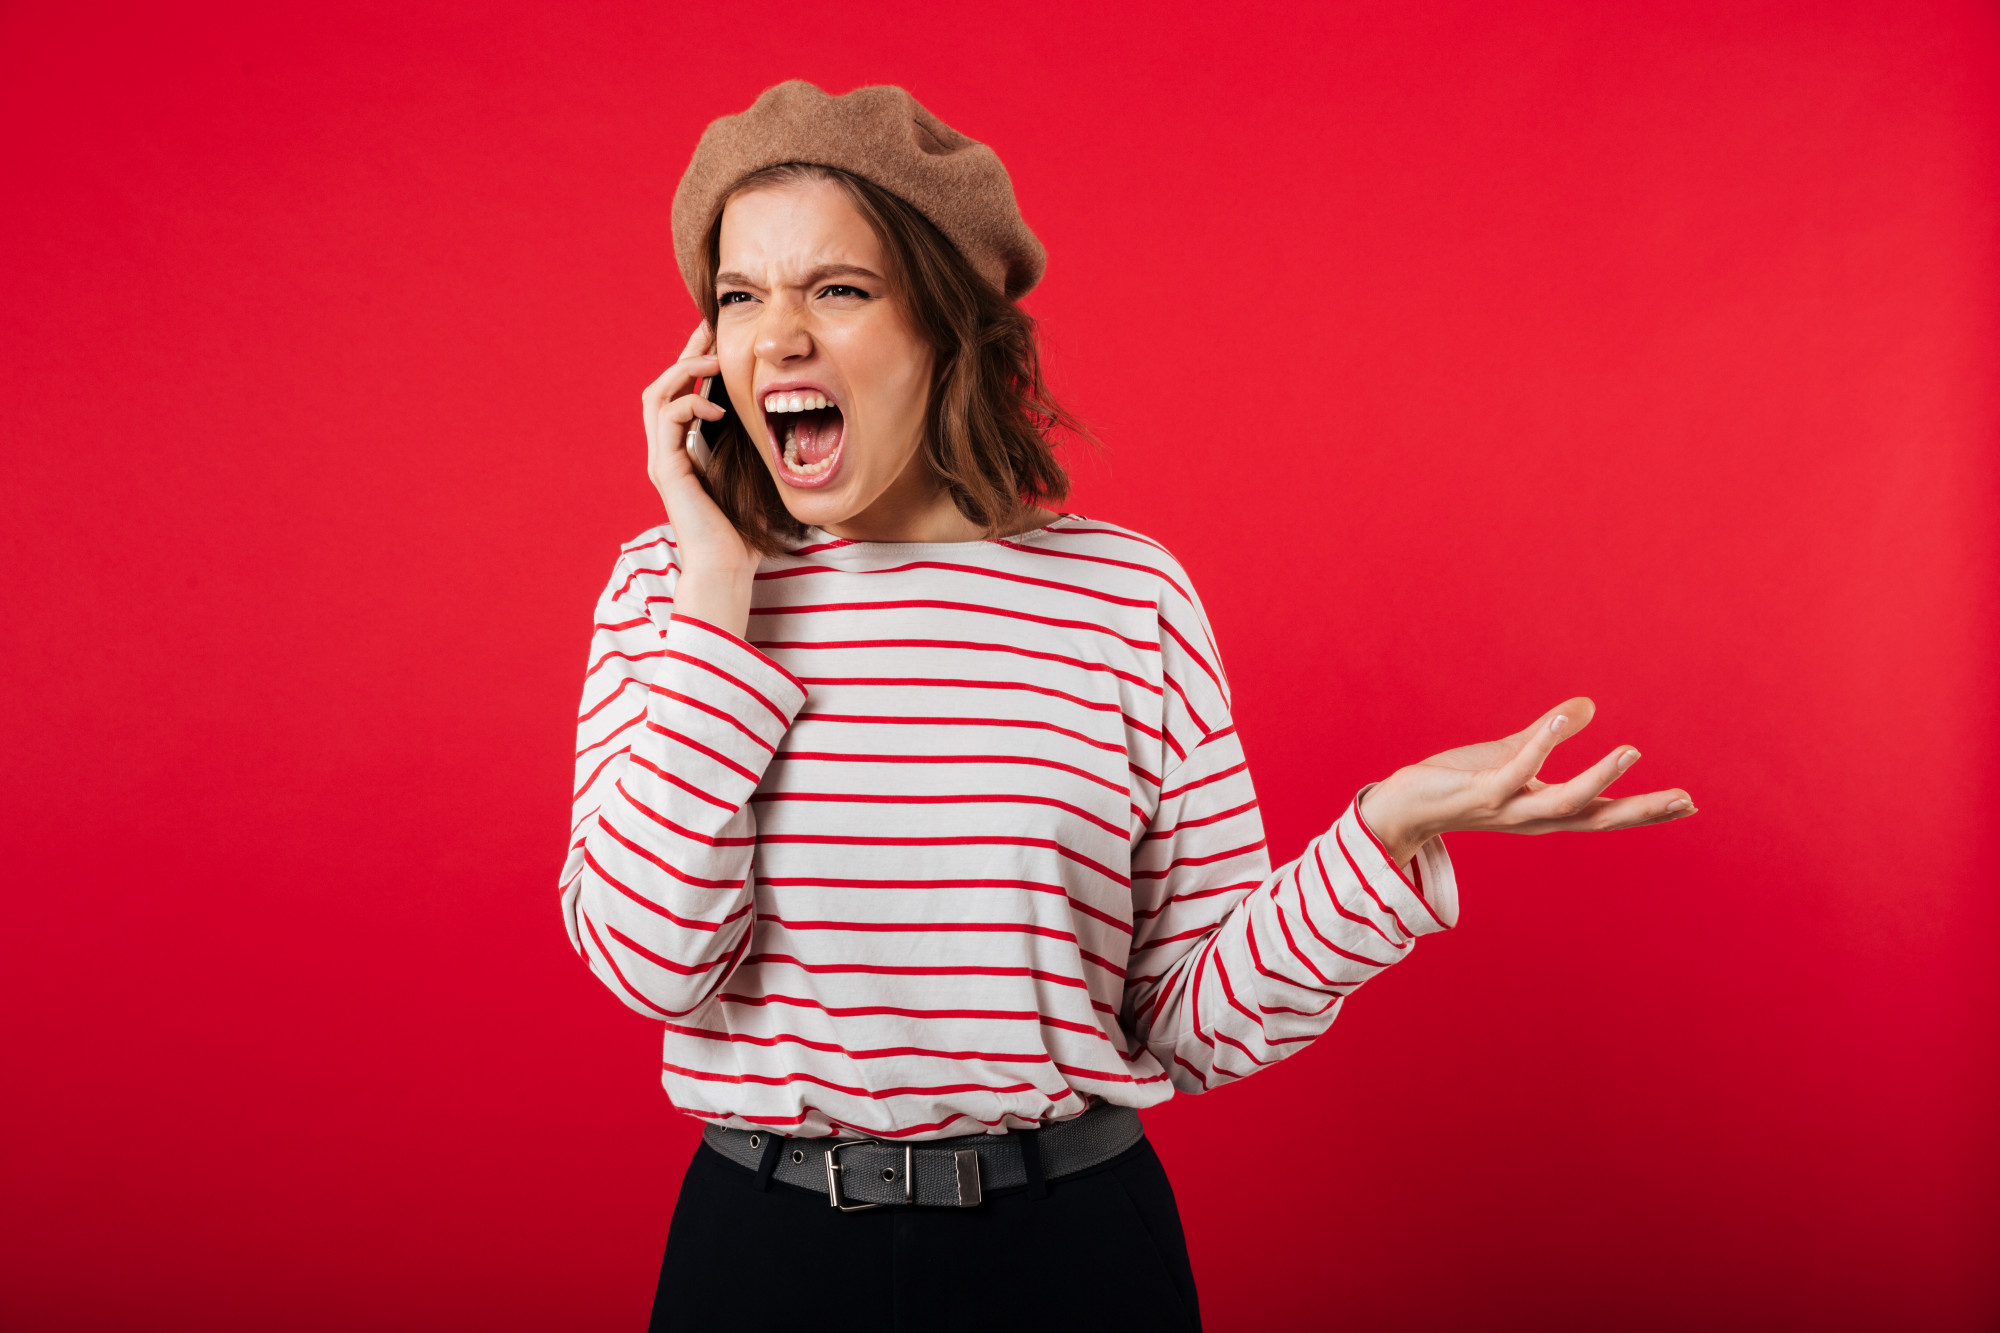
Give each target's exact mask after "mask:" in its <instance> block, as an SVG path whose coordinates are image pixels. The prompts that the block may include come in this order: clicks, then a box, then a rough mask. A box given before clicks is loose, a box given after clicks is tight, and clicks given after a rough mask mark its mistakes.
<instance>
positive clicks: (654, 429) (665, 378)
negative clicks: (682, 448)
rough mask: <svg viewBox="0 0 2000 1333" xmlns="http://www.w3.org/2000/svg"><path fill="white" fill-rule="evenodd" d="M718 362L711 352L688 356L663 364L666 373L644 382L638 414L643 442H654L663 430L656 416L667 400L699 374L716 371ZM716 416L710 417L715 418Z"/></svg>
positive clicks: (690, 385)
mask: <svg viewBox="0 0 2000 1333" xmlns="http://www.w3.org/2000/svg"><path fill="white" fill-rule="evenodd" d="M721 373H722V367H721V364H720V363H719V362H718V361H717V360H716V359H715V358H714V357H712V356H697V357H690V358H687V359H685V360H681V361H676V362H675V363H674V364H673V365H671V366H669V367H667V370H666V373H665V374H663V375H661V376H660V377H659V378H658V379H656V380H654V381H653V382H652V383H651V384H648V385H647V386H646V388H645V391H644V392H642V393H641V394H640V395H639V410H640V416H641V418H642V419H643V420H644V422H645V425H646V443H647V445H648V446H649V447H651V446H654V445H658V444H659V443H660V442H661V439H662V436H663V435H664V434H665V433H666V432H665V429H664V427H663V426H662V424H661V421H660V416H661V413H662V411H663V410H664V409H665V405H666V404H667V402H668V401H669V400H671V399H673V398H675V397H678V396H680V395H681V394H683V393H685V392H686V391H687V390H688V389H690V388H692V387H693V386H694V382H695V381H696V380H697V379H700V378H701V377H702V376H703V375H719V374H721ZM715 419H716V418H710V420H715Z"/></svg>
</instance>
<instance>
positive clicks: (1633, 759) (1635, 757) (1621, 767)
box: [1618, 750, 1639, 773]
mask: <svg viewBox="0 0 2000 1333" xmlns="http://www.w3.org/2000/svg"><path fill="white" fill-rule="evenodd" d="M1638 762H1639V752H1638V751H1637V750H1627V751H1626V752H1625V753H1624V754H1621V755H1619V756H1618V771H1619V772H1620V773H1623V772H1624V771H1625V770H1626V769H1628V768H1630V767H1632V765H1634V764H1636V763H1638Z"/></svg>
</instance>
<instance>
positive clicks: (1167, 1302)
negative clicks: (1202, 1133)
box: [651, 1139, 1201, 1333]
mask: <svg viewBox="0 0 2000 1333" xmlns="http://www.w3.org/2000/svg"><path fill="white" fill-rule="evenodd" d="M1200 1327H1201V1314H1200V1311H1199V1309H1198V1308H1197V1307H1196V1304H1195V1291H1194V1270H1193V1269H1192V1268H1191V1267H1190V1266H1189V1265H1188V1254H1187V1241H1186V1239H1185V1238H1184V1237H1183V1236H1182V1234H1181V1217H1180V1211H1179V1210H1178V1209H1177V1208H1176V1207H1175V1206H1174V1192H1173V1188H1172V1186H1170V1185H1169V1184H1168V1183H1167V1173H1166V1170H1165V1169H1164V1168H1163V1167H1162V1166H1161V1165H1160V1159H1159V1158H1158V1157H1157V1156H1156V1155H1154V1152H1153V1145H1152V1144H1150V1143H1148V1142H1147V1141H1146V1140H1145V1139H1141V1140H1139V1142H1137V1143H1136V1144H1134V1145H1132V1147H1130V1148H1128V1149H1126V1150H1125V1151H1124V1152H1122V1153H1120V1154H1119V1155H1118V1156H1116V1157H1114V1158H1112V1159H1111V1160H1109V1161H1107V1162H1104V1163H1102V1164H1100V1165H1098V1166H1094V1167H1091V1168H1090V1169H1088V1170H1085V1171H1079V1172H1077V1173H1076V1174H1074V1175H1069V1176H1063V1177H1061V1178H1060V1179H1057V1180H1051V1181H1049V1182H1048V1193H1047V1194H1046V1195H1044V1196H1043V1197H1041V1198H1033V1197H1030V1195H1029V1193H1028V1190H1027V1187H1026V1186H1021V1187H1019V1188H1016V1189H1009V1190H994V1191H991V1192H990V1193H988V1194H987V1196H986V1198H985V1201H984V1202H982V1203H980V1204H979V1205H978V1206H977V1207H975V1208H931V1207H922V1208H918V1207H892V1208H876V1209H872V1210H870V1211H867V1212H859V1213H843V1212H840V1211H839V1210H838V1209H836V1208H834V1207H833V1206H832V1205H831V1204H829V1203H828V1202H827V1199H826V1195H824V1194H818V1193H814V1192H813V1191H810V1190H804V1189H800V1188H798V1187H797V1186H793V1185H787V1184H785V1183H783V1182H782V1181H777V1180H773V1181H771V1182H770V1184H769V1187H768V1188H765V1189H759V1188H758V1186H757V1177H756V1173H755V1172H753V1171H751V1170H750V1169H748V1168H747V1167H741V1166H738V1165H736V1163H734V1162H732V1161H730V1160H729V1159H728V1158H726V1157H724V1156H723V1155H722V1154H721V1153H718V1152H716V1151H715V1150H713V1149H712V1148H709V1147H707V1146H699V1147H697V1148H696V1149H695V1150H694V1160H693V1161H691V1162H689V1163H688V1169H687V1175H686V1176H685V1178H683V1180H682V1181H681V1196H680V1202H679V1203H677V1204H675V1205H674V1219H673V1223H672V1225H671V1226H670V1227H669V1229H668V1232H667V1256H666V1260H665V1262H663V1263H662V1264H661V1265H660V1286H659V1290H658V1292H657V1293H656V1294H655V1296H654V1298H653V1322H652V1324H651V1328H652V1329H653V1330H654V1333H660V1330H699V1333H715V1331H716V1330H728V1331H729V1333H759V1331H760V1330H764V1329H774V1330H775V1329H783V1330H785V1331H786V1333H797V1330H800V1329H810V1330H812V1333H845V1330H848V1329H853V1330H856V1333H863V1331H864V1330H865V1333H917V1331H918V1330H923V1331H924V1333H930V1331H931V1330H940V1331H943V1330H949V1331H951V1333H956V1331H957V1330H974V1329H995V1330H1002V1329H1004V1330H1007V1331H1008V1333H1020V1330H1024V1329H1038V1328H1042V1329H1047V1328H1101V1329H1127V1328H1133V1329H1138V1328H1143V1329H1146V1330H1148V1333H1170V1331H1171V1333H1180V1331H1181V1330H1198V1329H1199V1328H1200Z"/></svg>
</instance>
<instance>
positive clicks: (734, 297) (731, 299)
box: [715, 292, 750, 306]
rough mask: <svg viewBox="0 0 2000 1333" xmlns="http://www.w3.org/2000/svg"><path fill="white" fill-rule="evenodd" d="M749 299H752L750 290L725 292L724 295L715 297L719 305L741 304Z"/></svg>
mask: <svg viewBox="0 0 2000 1333" xmlns="http://www.w3.org/2000/svg"><path fill="white" fill-rule="evenodd" d="M749 299H750V293H748V292H724V293H722V295H720V296H718V297H716V298H715V303H716V304H717V305H719V306H721V305H740V304H741V303H743V302H744V301H747V300H749Z"/></svg>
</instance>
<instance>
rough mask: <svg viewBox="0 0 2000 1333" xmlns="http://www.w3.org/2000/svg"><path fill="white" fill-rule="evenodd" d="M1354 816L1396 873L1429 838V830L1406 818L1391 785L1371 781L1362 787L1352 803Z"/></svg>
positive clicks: (1407, 863)
mask: <svg viewBox="0 0 2000 1333" xmlns="http://www.w3.org/2000/svg"><path fill="white" fill-rule="evenodd" d="M1354 814H1355V817H1356V818H1357V819H1359V820H1360V821H1361V826H1362V827H1363V828H1365V829H1367V830H1368V832H1369V833H1370V834H1371V835H1372V836H1373V837H1374V839H1375V841H1376V842H1377V843H1379V844H1380V845H1381V847H1382V852H1383V854H1384V855H1385V856H1387V857H1388V858H1389V859H1390V860H1391V861H1393V862H1395V864H1396V868H1397V869H1399V870H1407V869H1409V867H1410V862H1411V861H1413V860H1415V859H1416V855H1417V849H1418V848H1419V847H1421V846H1423V845H1424V843H1425V842H1427V841H1429V840H1430V837H1431V834H1430V831H1429V830H1427V829H1423V828H1419V827H1417V826H1416V825H1415V823H1414V821H1412V820H1410V819H1409V818H1408V815H1407V812H1406V811H1405V810H1404V809H1403V808H1402V802H1400V801H1398V800H1397V799H1396V792H1395V790H1394V783H1393V782H1389V783H1383V782H1371V783H1369V784H1368V785H1367V786H1366V787H1363V788H1362V789H1361V795H1360V796H1359V797H1358V798H1357V799H1356V801H1355V806H1354Z"/></svg>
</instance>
